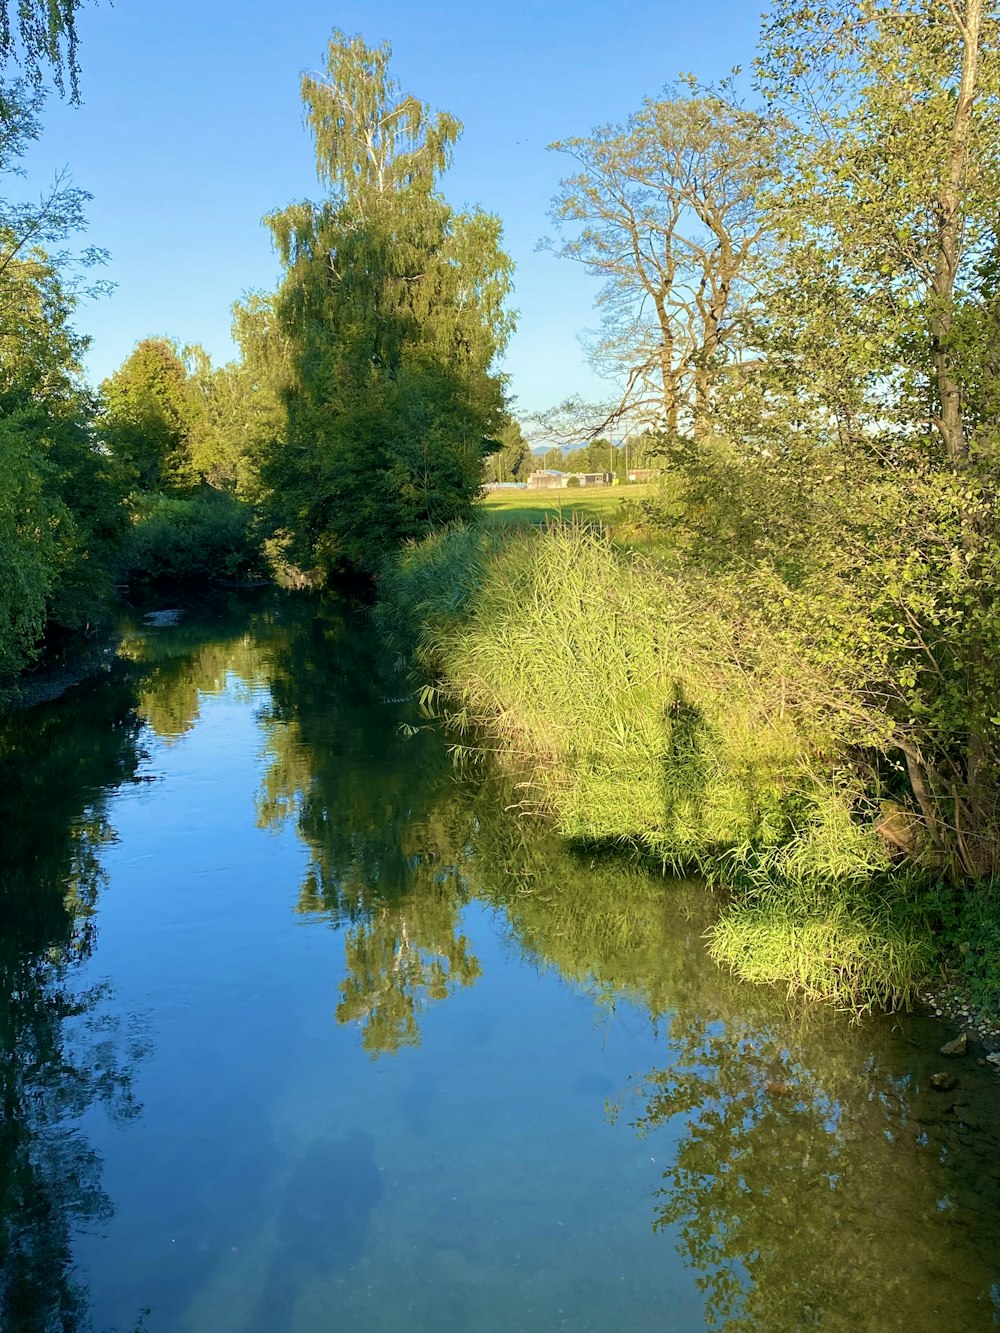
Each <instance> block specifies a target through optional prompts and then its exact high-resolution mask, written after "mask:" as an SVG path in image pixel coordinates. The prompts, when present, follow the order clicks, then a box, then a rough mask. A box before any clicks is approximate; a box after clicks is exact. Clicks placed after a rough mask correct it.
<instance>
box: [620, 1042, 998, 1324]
mask: <svg viewBox="0 0 1000 1333" xmlns="http://www.w3.org/2000/svg"><path fill="white" fill-rule="evenodd" d="M824 1029H825V1030H824ZM673 1032H674V1040H673V1045H674V1053H675V1060H674V1062H673V1063H672V1064H671V1065H670V1066H669V1067H667V1068H664V1069H661V1070H656V1071H654V1072H653V1073H652V1074H650V1075H649V1076H648V1077H647V1078H646V1079H645V1080H644V1082H643V1084H642V1086H641V1087H640V1088H639V1090H638V1097H639V1100H640V1104H642V1105H643V1109H642V1111H641V1113H640V1115H639V1116H638V1118H637V1120H636V1121H635V1125H636V1128H637V1129H638V1130H639V1131H640V1132H642V1133H646V1132H649V1131H650V1130H652V1129H653V1128H655V1127H656V1126H659V1125H663V1124H666V1123H667V1122H669V1121H674V1123H675V1124H676V1123H681V1124H682V1125H683V1128H682V1130H681V1132H680V1137H679V1140H678V1143H677V1147H676V1150H675V1155H674V1158H673V1162H672V1164H671V1166H670V1167H669V1168H668V1169H667V1171H666V1173H665V1175H664V1180H665V1184H664V1186H663V1188H662V1189H661V1190H660V1191H659V1192H658V1194H657V1196H656V1197H657V1214H656V1220H655V1223H654V1226H655V1228H656V1229H665V1230H667V1231H669V1232H671V1233H672V1234H674V1235H675V1238H676V1240H677V1243H678V1246H679V1249H680V1252H681V1254H682V1256H683V1257H684V1259H685V1260H686V1262H687V1263H689V1264H690V1265H691V1266H692V1267H693V1268H695V1269H696V1270H697V1271H698V1273H699V1274H700V1276H699V1279H698V1282H699V1286H700V1287H701V1289H702V1290H703V1291H704V1293H705V1299H706V1324H707V1327H709V1328H714V1329H725V1330H726V1333H751V1330H752V1331H753V1333H770V1331H771V1330H773V1333H786V1330H798V1329H811V1328H820V1327H821V1328H823V1329H825V1330H843V1333H848V1331H850V1333H858V1331H868V1330H871V1333H876V1331H877V1330H879V1331H880V1330H883V1329H889V1328H908V1327H909V1328H914V1329H917V1328H925V1327H928V1328H929V1327H934V1328H940V1329H944V1330H952V1331H953V1333H964V1330H967V1329H971V1328H981V1327H987V1326H990V1325H991V1324H992V1322H993V1315H994V1306H993V1301H992V1299H991V1297H990V1287H991V1283H992V1281H993V1279H994V1276H995V1274H996V1272H997V1261H998V1259H1000V1249H998V1244H997V1238H996V1236H995V1227H994V1220H995V1217H996V1207H997V1204H998V1202H1000V1199H998V1192H997V1184H996V1179H995V1175H993V1176H992V1178H991V1179H990V1180H989V1181H988V1182H987V1181H986V1179H985V1178H984V1175H983V1171H982V1164H983V1157H984V1154H985V1155H986V1156H987V1157H989V1156H995V1153H996V1148H997V1141H998V1139H997V1133H996V1125H995V1124H994V1128H993V1129H992V1130H990V1129H989V1128H987V1127H984V1126H977V1129H976V1131H975V1134H976V1136H977V1138H974V1137H973V1131H972V1129H971V1127H970V1126H969V1125H968V1124H967V1123H964V1122H963V1109H962V1106H961V1104H959V1105H958V1106H957V1107H956V1106H953V1105H952V1104H950V1103H948V1102H945V1101H942V1100H941V1098H940V1096H939V1095H938V1094H935V1093H934V1092H926V1091H924V1090H923V1089H922V1087H921V1083H922V1080H919V1079H916V1078H914V1077H913V1076H912V1075H911V1074H909V1073H899V1072H894V1068H893V1067H894V1065H896V1067H897V1069H898V1055H897V1056H896V1057H895V1059H893V1058H891V1057H890V1058H886V1055H885V1054H882V1055H880V1054H878V1053H877V1054H875V1055H871V1054H869V1055H868V1056H867V1058H866V1056H865V1051H866V1049H869V1048H870V1043H871V1039H872V1036H871V1032H870V1031H869V1034H868V1035H867V1036H865V1035H859V1034H858V1033H857V1032H854V1033H850V1034H848V1033H845V1031H844V1027H843V1025H842V1024H840V1025H838V1024H837V1023H836V1022H833V1021H827V1020H825V1019H823V1018H819V1019H818V1020H817V1019H816V1016H814V1021H813V1022H812V1024H807V1029H806V1032H805V1033H804V1034H803V1037H804V1040H803V1041H802V1042H801V1045H798V1046H797V1048H796V1043H790V1042H789V1033H790V1029H789V1026H788V1025H787V1024H785V1025H782V1026H780V1027H779V1026H774V1025H769V1024H767V1023H766V1022H765V1023H759V1024H757V1023H747V1022H739V1021H730V1022H727V1023H714V1024H712V1023H705V1022H701V1021H699V1020H698V1019H695V1018H692V1017H687V1018H686V1019H685V1021H684V1023H683V1025H682V1024H681V1023H680V1022H679V1021H677V1020H675V1022H674V1024H673ZM855 1062H856V1063H855ZM923 1086H924V1087H925V1086H926V1085H925V1084H924V1085H923ZM994 1117H995V1112H994ZM915 1159H916V1160H915ZM994 1171H995V1168H994Z"/></svg>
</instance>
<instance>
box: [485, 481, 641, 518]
mask: <svg viewBox="0 0 1000 1333" xmlns="http://www.w3.org/2000/svg"><path fill="white" fill-rule="evenodd" d="M648 490H649V487H648V486H637V485H632V486H628V485H622V486H570V487H567V488H566V489H565V490H563V489H561V488H560V489H559V490H538V491H522V490H509V491H488V492H487V493H486V495H485V496H484V497H483V499H482V500H480V501H479V509H480V511H481V513H482V514H483V517H484V518H486V519H487V520H488V521H489V522H491V523H534V524H537V525H544V524H545V523H546V522H548V521H549V520H551V519H560V518H563V519H572V518H574V517H576V518H577V519H579V520H580V521H581V522H584V523H601V524H604V525H610V526H614V524H615V522H616V521H617V519H618V517H619V511H620V509H621V504H622V501H623V500H639V499H641V498H642V497H643V496H644V495H645V494H646V493H647V491H648Z"/></svg>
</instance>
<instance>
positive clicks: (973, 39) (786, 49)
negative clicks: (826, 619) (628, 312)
mask: <svg viewBox="0 0 1000 1333" xmlns="http://www.w3.org/2000/svg"><path fill="white" fill-rule="evenodd" d="M759 74H760V80H761V84H762V90H763V91H764V93H765V95H766V96H767V97H768V98H769V99H770V101H771V103H772V104H773V105H774V106H775V107H776V108H778V109H780V111H781V113H782V115H783V116H784V118H785V122H786V124H787V126H788V148H789V152H790V153H791V154H792V155H793V156H794V161H795V164H796V171H795V172H794V174H792V175H790V176H788V177H787V178H786V179H785V180H783V181H781V182H777V183H776V184H775V186H774V188H773V192H772V208H773V212H774V214H775V216H777V217H779V218H780V219H781V226H782V230H783V232H784V237H785V246H784V251H783V256H782V262H781V266H780V268H778V269H777V271H776V272H775V274H774V277H773V282H772V284H771V286H772V295H771V297H770V298H769V301H768V308H767V314H766V320H765V327H764V330H763V338H764V340H765V341H766V343H767V359H768V363H769V364H768V367H767V371H766V375H765V376H764V383H765V385H766V386H767V387H766V390H765V398H767V399H769V401H770V402H771V403H772V404H773V403H775V402H777V401H779V400H783V401H784V403H785V404H786V405H787V406H788V414H787V415H786V418H785V432H784V433H785V437H786V441H787V442H791V443H792V449H791V451H789V450H788V449H787V448H785V449H782V450H780V451H778V452H777V453H774V454H772V463H773V462H774V461H776V460H777V459H778V458H779V457H781V458H782V459H783V460H784V462H783V463H782V464H781V465H779V467H778V468H775V467H773V466H772V467H771V468H770V469H769V470H770V471H772V472H780V470H781V467H782V466H784V467H786V468H788V465H789V464H791V466H790V469H789V470H788V481H789V485H788V489H789V490H792V489H796V490H797V491H798V493H799V494H802V493H806V494H809V495H811V496H812V501H813V510H814V516H817V517H818V516H821V515H825V517H826V520H827V521H826V523H825V525H824V524H821V523H819V522H816V519H815V517H814V524H813V528H814V535H818V536H820V540H819V541H818V542H817V543H816V546H815V548H814V550H813V552H812V560H813V562H814V564H815V563H817V562H818V561H819V562H821V563H823V564H824V565H825V567H826V571H827V575H828V576H829V577H828V586H827V594H826V601H827V606H828V608H829V609H830V612H831V614H832V612H833V608H834V607H835V606H836V605H837V604H838V603H839V605H840V607H841V609H842V611H843V612H846V609H847V608H848V607H853V608H854V611H853V614H852V616H848V615H846V614H844V615H842V616H841V619H840V630H839V631H838V633H839V636H840V651H845V650H846V649H845V643H848V642H849V644H850V651H851V652H852V653H855V654H858V653H860V654H861V655H862V656H863V657H864V660H865V672H866V674H867V677H868V681H869V689H870V691H871V694H870V696H869V697H872V698H873V697H875V696H876V695H878V696H880V697H881V698H882V699H887V700H888V706H889V709H890V712H891V715H892V717H893V719H894V737H893V739H894V744H895V745H896V747H898V753H900V754H901V755H902V756H903V758H904V760H905V765H906V770H907V775H908V779H909V784H910V790H911V798H912V800H913V801H914V803H915V806H916V808H917V810H918V811H919V815H920V818H921V820H922V822H923V825H924V828H925V831H926V833H927V836H928V838H929V840H930V843H931V845H932V846H933V848H934V849H935V852H936V855H937V856H938V857H939V858H941V859H942V861H943V862H944V864H946V865H948V866H950V867H951V869H952V870H953V872H954V873H956V874H958V875H959V876H962V875H965V876H969V875H971V876H977V875H982V874H989V873H995V871H996V869H997V867H998V865H1000V807H998V794H997V793H998V775H1000V746H998V732H997V727H998V722H997V719H998V717H1000V696H998V689H997V682H996V673H995V667H994V665H993V663H994V662H995V660H996V656H997V653H998V652H1000V615H998V606H997V602H996V593H995V589H996V586H997V581H998V577H1000V547H998V542H997V532H998V520H1000V513H998V508H997V491H996V462H997V453H996V446H997V440H996V432H995V425H994V424H993V423H994V421H995V417H994V416H993V411H994V405H995V403H996V401H997V400H996V391H995V385H996V380H995V373H994V369H993V366H994V357H993V354H992V350H991V346H990V339H991V337H992V327H993V325H992V320H993V319H994V314H993V308H994V307H993V290H994V287H995V280H994V278H993V276H992V275H993V263H992V257H993V256H994V255H995V254H996V253H997V248H998V232H997V216H998V215H997V204H998V200H1000V131H998V125H1000V117H998V111H1000V19H998V18H997V16H995V15H994V14H992V13H990V12H988V11H987V10H986V9H985V8H984V6H983V5H982V3H981V0H956V2H955V3H952V0H892V2H891V3H883V2H882V0H862V2H861V3H858V4H853V3H852V4H847V3H835V4H832V5H823V6H818V7H814V6H812V5H810V4H805V5H802V4H798V3H793V0H782V3H780V4H779V5H778V6H777V7H776V10H775V12H774V14H773V16H772V20H771V23H770V26H769V28H768V29H767V32H766V35H765V49H764V54H763V57H762V60H761V62H760V67H759ZM793 423H795V424H793ZM771 434H772V437H773V434H774V432H773V430H772V431H771ZM809 441H811V444H810V443H808V442H809ZM773 493H774V492H773V491H772V495H773ZM890 516H891V518H890ZM823 526H825V527H826V529H828V530H829V532H830V533H831V534H832V537H831V538H830V539H829V540H826V539H823V538H822V536H821V532H820V529H821V528H822V527H823ZM820 553H822V556H821V559H820ZM834 583H837V584H838V585H839V587H840V593H839V594H837V593H835V592H834V591H833V588H834ZM862 608H863V611H864V628H863V629H861V627H860V617H861V609H862ZM852 619H853V626H852V624H851V620H852ZM835 637H836V636H835Z"/></svg>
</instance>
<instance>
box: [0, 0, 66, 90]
mask: <svg viewBox="0 0 1000 1333" xmlns="http://www.w3.org/2000/svg"><path fill="white" fill-rule="evenodd" d="M80 4H81V0H17V7H16V11H15V12H16V15H17V19H16V22H14V21H13V14H12V10H13V9H14V6H13V2H12V0H4V3H2V4H0V62H2V63H4V64H6V63H7V62H8V61H10V60H17V61H19V62H20V63H21V64H23V66H24V68H25V69H26V70H27V72H28V75H29V77H30V79H31V80H32V82H33V83H35V84H38V83H40V82H41V79H42V75H43V72H44V69H45V67H46V66H48V68H49V69H50V70H51V71H52V77H53V79H54V80H55V85H56V87H57V88H58V90H59V91H60V93H64V92H65V90H66V80H67V78H68V80H69V91H70V98H71V100H72V101H74V102H78V101H79V100H80V90H79V87H78V81H79V76H80V68H79V65H78V64H77V58H76V52H77V35H76V15H77V10H78V9H79V8H80Z"/></svg>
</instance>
